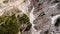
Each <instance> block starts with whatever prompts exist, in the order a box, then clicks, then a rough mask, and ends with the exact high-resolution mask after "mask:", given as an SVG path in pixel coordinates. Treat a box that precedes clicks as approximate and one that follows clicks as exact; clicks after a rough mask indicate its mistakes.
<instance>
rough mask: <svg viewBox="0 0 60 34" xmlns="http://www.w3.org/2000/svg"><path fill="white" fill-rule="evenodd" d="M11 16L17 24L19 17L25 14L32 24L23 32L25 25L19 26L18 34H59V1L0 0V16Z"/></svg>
mask: <svg viewBox="0 0 60 34" xmlns="http://www.w3.org/2000/svg"><path fill="white" fill-rule="evenodd" d="M13 14H15V16H16V18H17V19H18V21H19V22H21V20H22V19H21V18H19V16H22V14H26V15H27V17H28V19H29V20H28V21H29V23H31V24H32V25H31V27H30V29H29V28H27V29H29V30H28V31H26V30H27V29H26V30H24V28H25V27H26V24H21V27H20V28H21V29H22V30H21V31H22V32H20V31H19V33H18V34H60V0H1V1H0V16H11V15H13ZM24 19H25V18H23V20H24ZM23 20H22V21H23ZM25 20H27V19H25ZM28 21H27V22H28ZM22 23H26V22H24V21H23V22H22Z"/></svg>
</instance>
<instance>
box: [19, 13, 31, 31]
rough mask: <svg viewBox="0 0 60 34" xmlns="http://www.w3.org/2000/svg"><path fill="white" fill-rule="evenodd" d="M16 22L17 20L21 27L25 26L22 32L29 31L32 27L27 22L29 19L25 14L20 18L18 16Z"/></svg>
mask: <svg viewBox="0 0 60 34" xmlns="http://www.w3.org/2000/svg"><path fill="white" fill-rule="evenodd" d="M18 20H19V23H20V25H22V24H23V25H25V26H24V29H23V30H22V31H29V30H30V28H31V26H32V25H31V23H30V22H29V18H28V17H27V15H26V14H23V16H22V17H20V16H18ZM20 30H21V29H20Z"/></svg>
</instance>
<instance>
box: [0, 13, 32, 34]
mask: <svg viewBox="0 0 60 34" xmlns="http://www.w3.org/2000/svg"><path fill="white" fill-rule="evenodd" d="M17 18H18V19H17ZM1 23H2V24H1ZM0 24H1V25H0V34H17V33H18V32H19V31H20V32H22V31H23V32H24V31H29V30H30V28H31V26H32V25H31V23H30V22H29V18H28V17H27V15H26V14H23V15H22V16H17V17H16V16H15V14H14V15H12V16H0ZM22 24H23V25H25V26H24V29H21V25H22Z"/></svg>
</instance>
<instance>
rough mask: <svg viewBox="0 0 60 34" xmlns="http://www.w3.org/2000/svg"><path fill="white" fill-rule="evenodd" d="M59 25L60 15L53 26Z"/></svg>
mask: <svg viewBox="0 0 60 34" xmlns="http://www.w3.org/2000/svg"><path fill="white" fill-rule="evenodd" d="M59 25H60V17H58V18H57V20H56V23H55V25H54V26H56V27H58V26H59Z"/></svg>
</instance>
